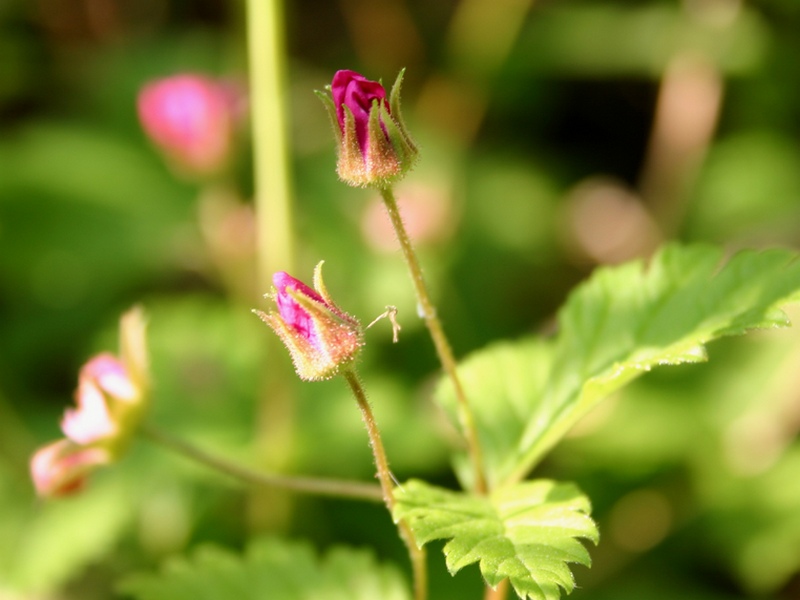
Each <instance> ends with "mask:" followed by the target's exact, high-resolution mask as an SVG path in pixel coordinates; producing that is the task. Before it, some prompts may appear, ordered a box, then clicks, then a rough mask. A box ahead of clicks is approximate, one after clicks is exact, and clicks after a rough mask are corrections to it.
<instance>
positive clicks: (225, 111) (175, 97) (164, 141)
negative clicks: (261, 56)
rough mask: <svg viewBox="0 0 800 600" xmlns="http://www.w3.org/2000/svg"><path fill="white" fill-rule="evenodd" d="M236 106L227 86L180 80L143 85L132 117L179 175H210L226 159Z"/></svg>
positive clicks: (195, 78) (197, 77) (196, 78)
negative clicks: (137, 120) (136, 109)
mask: <svg viewBox="0 0 800 600" xmlns="http://www.w3.org/2000/svg"><path fill="white" fill-rule="evenodd" d="M236 104H237V102H236V95H235V94H234V93H232V88H231V86H229V85H226V84H224V83H221V82H219V81H216V80H214V79H211V78H209V77H205V76H202V75H190V74H183V75H175V76H173V77H167V78H165V79H159V80H157V81H154V82H152V83H149V84H148V85H146V86H145V87H144V88H143V89H142V90H141V92H140V93H139V99H138V112H139V120H140V121H141V124H142V127H143V128H144V130H145V132H146V133H147V135H148V136H149V137H150V139H151V140H152V141H153V143H154V144H155V145H156V146H157V147H158V148H159V149H160V150H161V151H162V152H163V153H164V154H165V155H166V157H167V158H168V159H169V160H171V161H173V162H174V163H175V164H176V166H177V167H178V168H179V169H181V170H184V171H188V172H189V173H191V174H195V175H213V174H215V173H217V172H219V171H220V170H222V169H223V168H224V167H225V166H226V165H227V164H228V162H229V160H230V158H231V154H232V150H233V132H234V126H235V122H236V119H237V116H238V114H237V113H238V110H237V106H236Z"/></svg>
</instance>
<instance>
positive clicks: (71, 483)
mask: <svg viewBox="0 0 800 600" xmlns="http://www.w3.org/2000/svg"><path fill="white" fill-rule="evenodd" d="M108 462H110V456H109V454H108V452H107V451H106V450H105V449H103V448H94V447H84V446H80V445H78V444H75V443H74V442H72V441H70V440H59V441H57V442H53V443H52V444H48V445H47V446H44V447H43V448H40V449H39V450H38V451H37V452H36V453H35V454H34V455H33V457H32V458H31V465H30V467H31V479H32V480H33V485H34V487H35V488H36V493H38V494H39V495H40V496H44V497H48V498H51V497H57V496H66V495H69V494H71V493H74V492H77V491H78V490H80V489H81V488H82V487H83V484H84V482H85V480H86V476H87V475H88V474H89V473H90V472H91V471H93V470H94V469H96V468H97V467H99V466H101V465H104V464H107V463H108Z"/></svg>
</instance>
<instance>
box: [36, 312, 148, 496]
mask: <svg viewBox="0 0 800 600" xmlns="http://www.w3.org/2000/svg"><path fill="white" fill-rule="evenodd" d="M120 347H121V350H120V358H117V357H116V356H114V355H112V354H109V353H103V354H98V355H97V356H95V357H93V358H92V359H90V360H89V361H88V362H87V363H86V364H85V365H84V366H83V368H81V371H80V374H79V376H78V390H77V392H76V394H75V400H76V403H77V407H76V408H74V409H72V408H70V409H67V411H66V412H65V413H64V418H63V419H62V420H61V430H62V431H63V432H64V435H65V436H66V438H65V439H61V440H59V441H57V442H53V443H51V444H48V445H47V446H44V447H43V448H40V449H39V450H38V451H37V452H36V453H35V454H34V455H33V457H32V458H31V463H30V468H31V478H32V480H33V484H34V487H35V488H36V491H37V493H38V494H39V495H40V496H48V497H52V496H63V495H65V494H68V493H71V492H74V491H77V490H78V489H80V487H81V486H82V485H83V482H84V480H85V479H86V477H87V476H88V474H89V473H90V472H91V471H93V470H94V469H96V468H97V467H99V466H101V465H105V464H108V463H111V462H113V461H115V460H117V459H118V458H119V457H120V456H121V455H122V453H123V452H124V451H125V449H126V448H127V445H128V442H129V441H130V438H131V436H132V435H133V433H134V431H135V430H136V427H137V426H138V424H139V421H140V420H141V417H142V414H143V412H144V409H145V408H146V405H147V398H148V388H149V376H148V366H147V362H148V361H147V349H146V343H145V319H144V315H143V313H142V311H141V309H139V308H134V309H132V310H130V311H128V312H126V313H125V314H124V315H123V316H122V318H121V319H120Z"/></svg>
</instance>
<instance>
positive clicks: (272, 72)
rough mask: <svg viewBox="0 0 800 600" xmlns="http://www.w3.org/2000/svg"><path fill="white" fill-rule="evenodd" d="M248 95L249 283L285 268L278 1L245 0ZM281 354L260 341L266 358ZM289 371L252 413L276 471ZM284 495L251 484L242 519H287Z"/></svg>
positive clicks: (288, 232) (287, 428)
mask: <svg viewBox="0 0 800 600" xmlns="http://www.w3.org/2000/svg"><path fill="white" fill-rule="evenodd" d="M246 9H247V10H246V18H247V47H248V62H249V65H248V66H249V68H248V71H249V80H250V85H249V95H250V102H249V104H250V112H251V127H252V146H253V186H254V190H253V195H254V202H255V208H256V257H257V278H256V281H257V285H258V289H260V290H261V292H262V293H264V292H268V291H269V290H270V288H271V286H272V274H273V273H274V272H276V271H290V272H291V271H293V263H294V242H293V232H294V227H293V218H292V185H291V181H292V180H291V175H290V173H291V170H290V164H291V163H290V156H291V155H290V152H289V143H288V130H289V127H288V123H289V118H288V116H287V110H286V102H285V100H286V97H287V92H286V90H287V85H286V75H285V73H286V43H285V39H284V32H285V30H286V25H285V22H284V13H283V0H246ZM279 352H283V350H282V349H280V346H279V343H278V341H277V340H271V341H270V342H268V343H267V357H268V359H269V358H271V357H272V356H273V355H277V353H279ZM288 375H289V373H288V372H287V371H283V370H277V369H272V370H270V371H269V372H266V373H264V375H263V381H262V389H261V392H260V394H259V405H258V410H257V413H256V424H255V426H256V430H257V436H258V437H257V446H256V450H257V452H258V460H259V462H260V463H261V464H265V465H269V466H270V467H271V468H272V469H275V470H282V469H285V468H286V467H287V465H288V464H289V463H290V461H291V459H292V449H293V447H294V444H293V436H294V431H295V413H294V410H295V407H294V402H293V398H292V387H291V383H290V382H289V380H288V379H287V376H288ZM291 505H292V503H291V499H290V498H289V497H288V496H287V495H286V494H283V493H277V492H276V491H275V490H274V489H270V490H267V489H265V488H259V489H258V490H257V493H256V494H254V495H253V498H252V499H251V502H250V505H249V510H250V512H251V514H250V519H251V520H252V522H253V524H254V526H255V527H257V528H266V527H272V528H278V527H281V526H282V525H283V524H284V523H286V522H288V514H289V512H290V510H291Z"/></svg>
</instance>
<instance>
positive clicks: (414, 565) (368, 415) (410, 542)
mask: <svg viewBox="0 0 800 600" xmlns="http://www.w3.org/2000/svg"><path fill="white" fill-rule="evenodd" d="M343 375H344V378H345V380H346V381H347V385H349V386H350V391H352V392H353V396H354V397H355V399H356V403H357V404H358V409H359V410H360V411H361V418H362V420H363V421H364V425H365V427H366V428H367V435H368V436H369V445H370V448H372V456H373V458H374V459H375V467H376V469H377V475H378V480H379V481H380V483H381V489H382V490H383V501H384V503H385V504H386V508H387V509H388V510H389V514H393V513H394V507H395V500H394V478H393V477H392V473H391V471H390V470H389V460H388V459H387V458H386V451H385V450H384V448H383V441H382V440H381V434H380V430H379V429H378V424H377V423H376V422H375V416H374V415H373V414H372V407H370V405H369V400H368V399H367V394H366V392H364V388H363V386H362V385H361V381H359V378H358V375H357V374H356V372H355V371H354V370H352V369H348V370H346V371H345V372H344V373H343ZM397 528H398V529H399V531H400V537H401V538H402V540H403V542H404V543H405V545H406V547H407V548H408V554H409V557H410V559H411V569H412V571H413V573H414V600H425V598H427V596H428V571H427V566H426V563H425V554H426V553H425V549H424V548H421V547H419V546H417V544H416V542H415V541H414V533H413V532H412V531H411V528H410V527H409V526H408V524H407V523H406V522H405V521H398V522H397Z"/></svg>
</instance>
